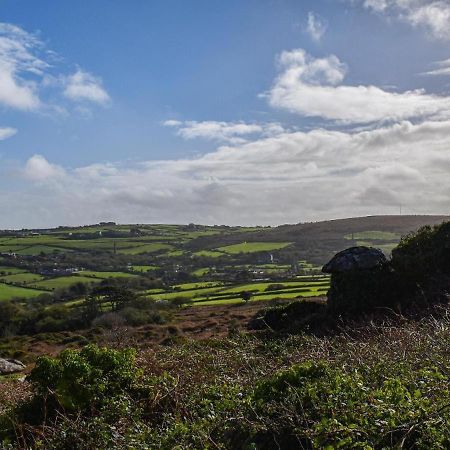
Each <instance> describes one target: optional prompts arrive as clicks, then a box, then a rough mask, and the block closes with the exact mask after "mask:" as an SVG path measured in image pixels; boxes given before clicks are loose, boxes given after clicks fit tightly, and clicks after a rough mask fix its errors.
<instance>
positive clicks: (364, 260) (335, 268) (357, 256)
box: [322, 247, 387, 274]
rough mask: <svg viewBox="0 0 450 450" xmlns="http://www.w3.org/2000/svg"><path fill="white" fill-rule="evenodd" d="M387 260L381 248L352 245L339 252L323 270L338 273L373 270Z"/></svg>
mask: <svg viewBox="0 0 450 450" xmlns="http://www.w3.org/2000/svg"><path fill="white" fill-rule="evenodd" d="M386 262H387V260H386V256H384V253H383V252H382V251H381V250H378V249H377V248H370V247H351V248H348V249H346V250H343V251H341V252H339V253H337V254H336V255H335V256H334V257H333V258H332V259H331V260H330V261H329V262H328V263H327V264H325V265H324V266H323V267H322V272H324V273H331V274H338V273H346V272H353V271H357V270H371V269H375V268H377V267H381V266H382V265H384V264H385V263H386Z"/></svg>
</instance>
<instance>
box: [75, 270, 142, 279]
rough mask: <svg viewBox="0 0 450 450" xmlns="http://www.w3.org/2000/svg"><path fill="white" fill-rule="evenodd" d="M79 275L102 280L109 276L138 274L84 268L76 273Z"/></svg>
mask: <svg viewBox="0 0 450 450" xmlns="http://www.w3.org/2000/svg"><path fill="white" fill-rule="evenodd" d="M76 275H77V276H78V277H83V278H85V277H88V278H100V279H101V280H104V279H107V278H135V277H137V275H134V274H132V273H126V272H99V271H94V270H83V271H81V272H78V273H77V274H76Z"/></svg>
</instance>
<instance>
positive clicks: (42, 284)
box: [30, 275, 101, 291]
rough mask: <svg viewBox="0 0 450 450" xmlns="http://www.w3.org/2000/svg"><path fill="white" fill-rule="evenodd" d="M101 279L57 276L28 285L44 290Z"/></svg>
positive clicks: (80, 276)
mask: <svg viewBox="0 0 450 450" xmlns="http://www.w3.org/2000/svg"><path fill="white" fill-rule="evenodd" d="M100 281H101V280H100V279H98V280H96V279H95V278H92V277H85V276H82V275H73V276H68V277H57V278H51V279H48V280H44V281H39V282H37V283H33V284H31V285H30V287H33V288H37V289H43V290H46V291H53V290H55V289H64V288H68V287H70V286H72V285H73V284H75V283H86V284H91V283H98V282H100Z"/></svg>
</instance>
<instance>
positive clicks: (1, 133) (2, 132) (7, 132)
mask: <svg viewBox="0 0 450 450" xmlns="http://www.w3.org/2000/svg"><path fill="white" fill-rule="evenodd" d="M16 133H17V130H16V129H15V128H11V127H0V141H4V140H5V139H8V138H10V137H12V136H14V135H15V134H16Z"/></svg>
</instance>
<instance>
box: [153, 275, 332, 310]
mask: <svg viewBox="0 0 450 450" xmlns="http://www.w3.org/2000/svg"><path fill="white" fill-rule="evenodd" d="M329 283H330V281H329V277H328V276H326V275H323V276H317V277H309V278H306V277H305V278H302V279H301V281H288V282H282V283H271V282H264V283H246V284H238V285H234V286H224V285H223V283H220V284H217V283H216V284H214V283H185V284H180V285H177V286H174V288H176V290H175V291H172V292H160V291H159V292H156V291H147V292H146V294H147V295H149V296H151V297H152V298H154V299H155V300H166V301H170V300H173V299H176V298H185V299H186V300H189V301H192V302H194V304H195V305H206V304H207V305H214V304H232V303H241V302H242V301H243V300H242V298H241V293H242V292H250V293H251V294H252V299H251V300H270V299H273V298H280V299H289V298H292V299H293V298H303V297H317V296H324V295H326V293H327V291H328V289H329Z"/></svg>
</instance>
